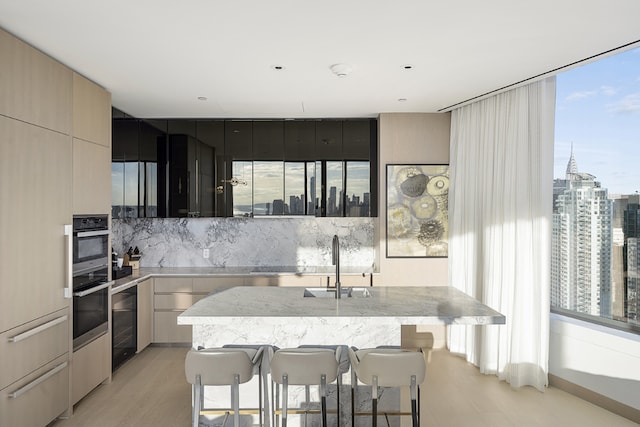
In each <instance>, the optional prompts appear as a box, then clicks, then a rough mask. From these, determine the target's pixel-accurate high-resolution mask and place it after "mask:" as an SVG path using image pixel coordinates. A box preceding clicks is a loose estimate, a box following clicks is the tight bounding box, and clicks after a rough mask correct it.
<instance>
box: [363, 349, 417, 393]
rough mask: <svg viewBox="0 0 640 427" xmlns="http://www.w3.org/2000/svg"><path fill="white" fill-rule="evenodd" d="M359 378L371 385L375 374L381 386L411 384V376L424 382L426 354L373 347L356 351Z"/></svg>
mask: <svg viewBox="0 0 640 427" xmlns="http://www.w3.org/2000/svg"><path fill="white" fill-rule="evenodd" d="M356 355H357V357H358V359H359V362H358V363H357V365H358V367H357V374H358V379H359V380H360V381H362V382H363V383H364V384H368V385H371V384H372V381H373V376H377V377H378V386H380V387H401V386H408V385H410V384H411V376H412V375H415V376H416V383H417V384H422V382H423V381H424V378H425V373H426V362H425V359H424V354H423V353H422V352H419V351H398V350H384V349H371V350H365V351H364V352H362V353H361V352H356Z"/></svg>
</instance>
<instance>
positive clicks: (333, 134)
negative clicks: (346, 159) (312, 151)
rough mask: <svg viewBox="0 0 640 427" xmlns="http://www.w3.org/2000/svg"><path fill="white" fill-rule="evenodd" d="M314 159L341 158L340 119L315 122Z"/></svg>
mask: <svg viewBox="0 0 640 427" xmlns="http://www.w3.org/2000/svg"><path fill="white" fill-rule="evenodd" d="M316 157H317V159H316V160H342V159H343V157H342V121H340V120H327V121H319V122H316Z"/></svg>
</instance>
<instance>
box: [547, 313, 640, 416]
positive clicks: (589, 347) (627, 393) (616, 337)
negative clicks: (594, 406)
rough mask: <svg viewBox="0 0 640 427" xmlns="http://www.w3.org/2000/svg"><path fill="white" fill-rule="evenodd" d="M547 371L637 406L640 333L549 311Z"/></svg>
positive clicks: (638, 404)
mask: <svg viewBox="0 0 640 427" xmlns="http://www.w3.org/2000/svg"><path fill="white" fill-rule="evenodd" d="M549 332H550V336H549V373H550V374H552V375H555V376H557V377H559V378H562V379H563V380H566V381H569V382H571V383H573V384H576V385H579V386H582V387H584V388H587V389H589V390H591V391H593V392H595V393H598V394H601V395H603V396H606V397H608V398H610V399H613V400H615V401H618V402H621V403H623V404H625V405H628V406H631V407H632V408H635V409H638V410H640V336H638V335H636V334H631V333H627V332H622V331H618V330H615V329H611V328H606V327H603V326H599V325H595V324H592V323H587V322H583V321H580V320H576V319H572V318H568V317H565V316H560V315H556V314H551V322H550V331H549Z"/></svg>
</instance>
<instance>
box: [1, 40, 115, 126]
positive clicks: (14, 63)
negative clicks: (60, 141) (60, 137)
mask: <svg viewBox="0 0 640 427" xmlns="http://www.w3.org/2000/svg"><path fill="white" fill-rule="evenodd" d="M0 76H2V77H1V78H0V114H1V115H4V116H7V117H12V118H14V119H17V120H20V121H23V122H26V123H31V124H35V125H38V126H41V127H43V128H46V129H51V130H55V131H56V132H60V133H63V134H65V135H70V134H71V125H72V124H71V117H72V112H71V108H72V92H71V87H72V81H73V75H72V71H71V70H69V69H68V68H67V67H65V66H64V65H62V64H60V63H59V62H57V61H55V60H54V59H52V58H50V57H48V56H46V55H45V54H43V53H42V52H40V51H38V50H36V49H34V48H32V47H31V46H29V45H28V44H26V43H24V42H22V41H21V40H19V39H17V38H15V37H14V36H12V35H11V34H9V33H7V32H5V31H3V30H1V29H0ZM109 102H110V101H109ZM108 126H109V127H111V124H110V123H108Z"/></svg>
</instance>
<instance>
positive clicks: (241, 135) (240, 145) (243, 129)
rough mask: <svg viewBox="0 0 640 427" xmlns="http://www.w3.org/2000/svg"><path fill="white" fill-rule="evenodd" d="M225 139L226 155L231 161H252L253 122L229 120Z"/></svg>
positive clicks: (226, 125) (225, 128) (225, 129)
mask: <svg viewBox="0 0 640 427" xmlns="http://www.w3.org/2000/svg"><path fill="white" fill-rule="evenodd" d="M224 138H225V155H226V157H227V158H228V159H229V160H252V155H253V153H252V152H253V122H251V121H236V120H227V121H226V122H225V127H224Z"/></svg>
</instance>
